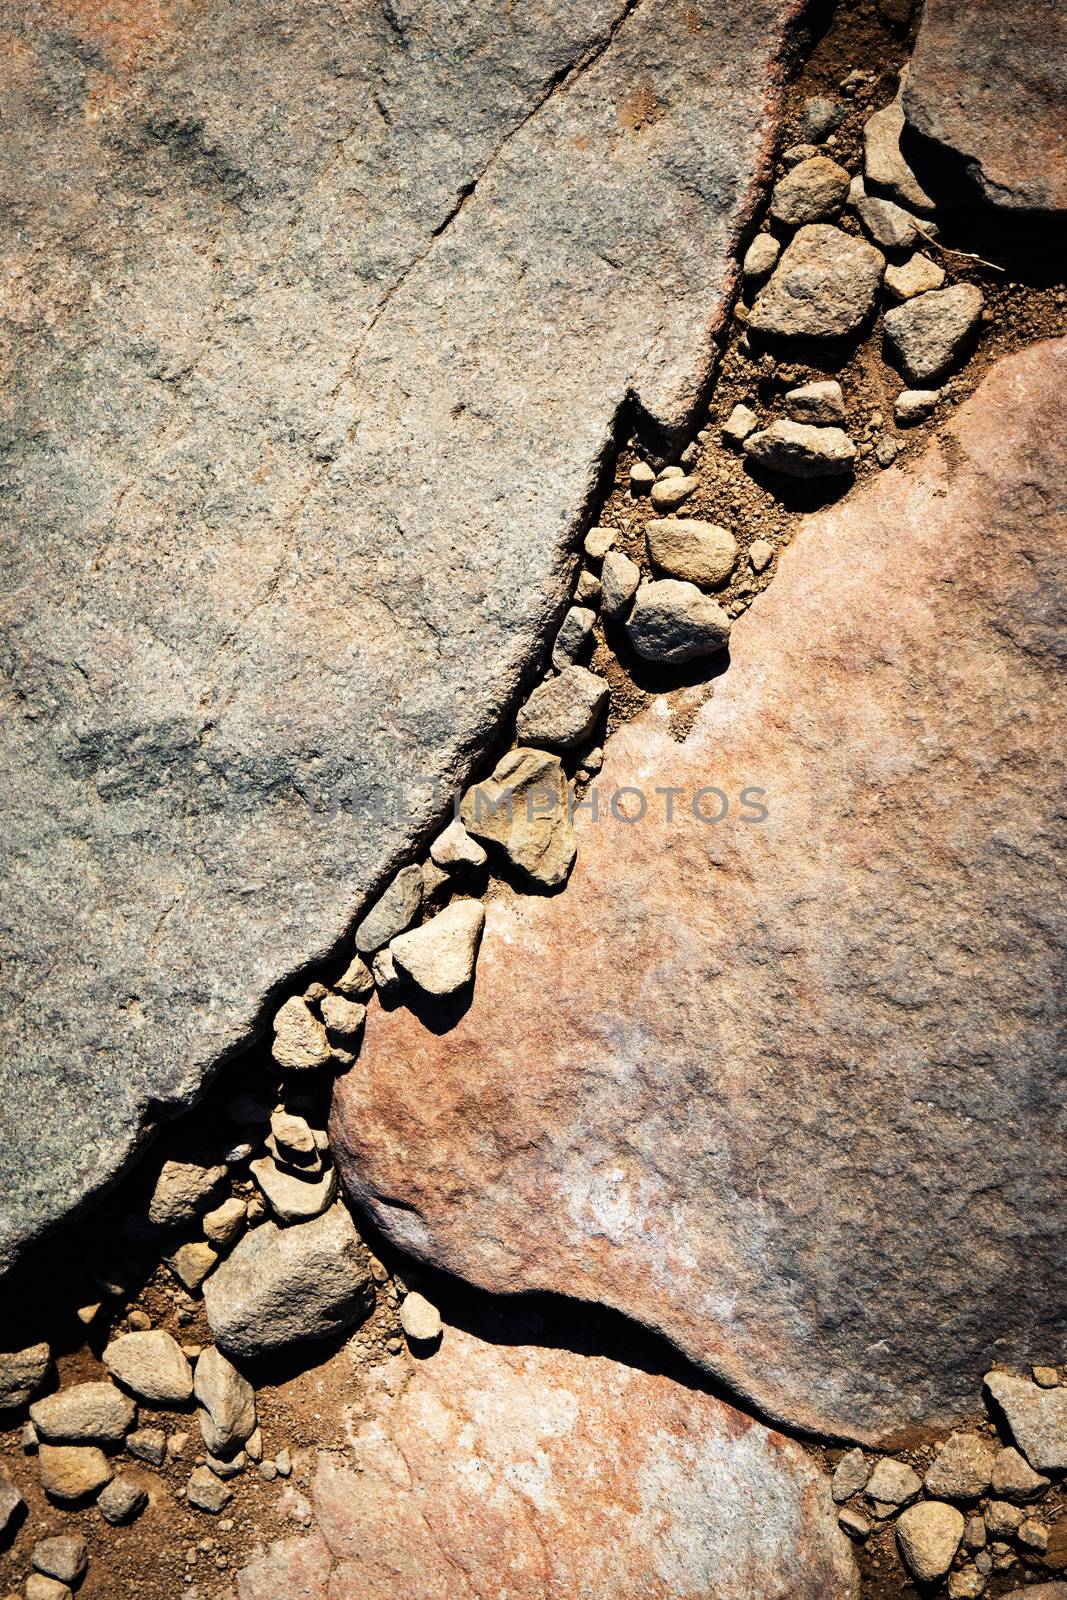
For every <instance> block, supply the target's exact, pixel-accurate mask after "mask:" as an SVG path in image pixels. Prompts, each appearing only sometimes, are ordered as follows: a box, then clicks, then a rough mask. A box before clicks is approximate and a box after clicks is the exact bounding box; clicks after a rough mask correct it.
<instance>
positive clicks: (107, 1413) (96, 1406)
mask: <svg viewBox="0 0 1067 1600" xmlns="http://www.w3.org/2000/svg"><path fill="white" fill-rule="evenodd" d="M30 1418H31V1420H32V1422H33V1425H34V1427H35V1428H36V1429H37V1432H38V1433H39V1434H40V1436H41V1438H42V1439H49V1440H55V1441H56V1442H57V1443H60V1444H79V1443H82V1442H83V1441H85V1440H98V1441H102V1442H106V1443H110V1444H118V1443H120V1442H121V1441H122V1440H123V1439H124V1438H125V1437H126V1435H127V1434H128V1433H129V1431H130V1429H131V1428H132V1427H133V1425H134V1422H135V1421H136V1420H137V1407H136V1406H135V1405H134V1403H133V1401H132V1400H131V1399H130V1397H129V1395H125V1394H123V1392H122V1390H121V1389H116V1388H115V1385H114V1384H113V1383H106V1382H105V1383H74V1384H71V1386H70V1388H68V1389H60V1390H59V1391H58V1392H57V1393H56V1394H50V1395H46V1396H45V1398H44V1399H43V1400H36V1401H35V1402H34V1404H33V1405H32V1406H31V1407H30Z"/></svg>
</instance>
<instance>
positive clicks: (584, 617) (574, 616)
mask: <svg viewBox="0 0 1067 1600" xmlns="http://www.w3.org/2000/svg"><path fill="white" fill-rule="evenodd" d="M595 622H596V612H595V611H590V609H589V607H588V606H571V608H570V610H569V611H568V612H567V614H566V616H565V617H564V618H563V621H562V622H561V623H560V629H559V632H558V633H557V635H556V642H555V644H554V645H553V646H552V665H553V666H554V667H555V669H556V671H557V672H561V671H562V670H563V668H564V667H568V666H570V665H571V663H572V662H575V661H577V660H578V658H579V656H582V655H585V654H586V652H587V651H588V649H589V641H590V638H591V636H592V632H593V624H594V623H595Z"/></svg>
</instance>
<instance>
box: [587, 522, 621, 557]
mask: <svg viewBox="0 0 1067 1600" xmlns="http://www.w3.org/2000/svg"><path fill="white" fill-rule="evenodd" d="M617 532H618V529H617V528H599V527H598V528H590V530H589V532H588V533H587V534H586V536H585V553H586V555H587V556H588V557H589V559H590V561H603V559H604V557H605V556H606V555H607V553H608V551H609V550H610V549H611V547H612V545H613V544H614V543H615V536H616V534H617Z"/></svg>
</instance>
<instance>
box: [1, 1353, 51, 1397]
mask: <svg viewBox="0 0 1067 1600" xmlns="http://www.w3.org/2000/svg"><path fill="white" fill-rule="evenodd" d="M51 1364H52V1352H51V1350H50V1349H49V1348H48V1346H47V1345H46V1344H30V1345H27V1346H26V1347H25V1349H23V1350H8V1351H0V1411H4V1410H7V1409H8V1408H9V1407H14V1406H24V1405H25V1404H26V1401H27V1400H29V1399H30V1398H31V1396H33V1395H34V1394H36V1392H37V1390H38V1389H39V1388H40V1387H41V1384H42V1383H43V1382H44V1380H45V1377H46V1375H47V1372H48V1368H49V1367H50V1366H51Z"/></svg>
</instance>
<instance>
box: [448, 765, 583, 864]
mask: <svg viewBox="0 0 1067 1600" xmlns="http://www.w3.org/2000/svg"><path fill="white" fill-rule="evenodd" d="M460 814H461V816H462V820H463V823H464V826H465V827H466V829H467V832H468V833H470V834H473V836H474V837H475V838H476V839H481V840H483V841H484V842H485V843H487V844H492V845H495V846H496V847H497V848H498V849H499V850H501V851H502V852H503V853H504V855H505V856H506V857H507V858H508V860H509V861H510V862H511V864H512V866H514V867H517V868H518V870H519V871H520V872H522V873H524V874H525V875H526V876H527V877H528V878H532V879H533V880H534V882H535V883H540V884H543V885H544V887H545V888H546V889H555V888H558V887H559V885H560V884H562V883H564V882H566V879H567V874H568V873H569V872H570V870H571V867H572V866H573V865H574V855H575V849H576V846H575V843H574V831H573V829H572V828H571V825H570V820H569V818H568V815H567V780H566V777H565V776H564V772H563V768H562V766H561V765H560V762H559V758H558V757H557V756H553V755H549V754H548V753H547V752H546V751H543V750H521V749H520V750H512V751H511V752H510V753H509V754H508V755H506V756H504V758H503V759H502V760H501V761H499V762H498V763H497V765H496V767H495V769H494V771H493V774H492V776H491V777H489V778H484V779H483V780H482V781H481V783H477V784H475V785H474V787H473V788H472V789H469V790H468V791H467V793H466V794H465V795H464V797H463V801H462V803H461V806H460Z"/></svg>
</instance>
